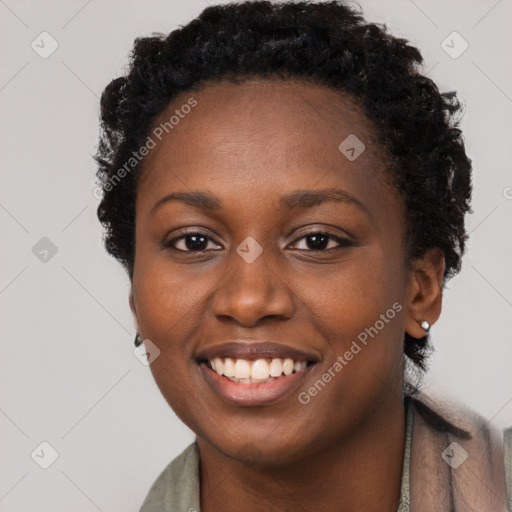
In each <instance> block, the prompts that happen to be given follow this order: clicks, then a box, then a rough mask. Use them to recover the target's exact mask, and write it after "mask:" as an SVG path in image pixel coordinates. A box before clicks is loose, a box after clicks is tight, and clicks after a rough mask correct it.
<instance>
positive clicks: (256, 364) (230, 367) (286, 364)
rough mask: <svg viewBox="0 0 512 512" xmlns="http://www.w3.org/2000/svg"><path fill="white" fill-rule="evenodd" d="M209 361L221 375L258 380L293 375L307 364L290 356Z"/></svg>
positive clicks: (227, 358)
mask: <svg viewBox="0 0 512 512" xmlns="http://www.w3.org/2000/svg"><path fill="white" fill-rule="evenodd" d="M209 363H210V366H211V368H212V369H213V370H215V371H216V372H217V373H218V374H219V375H224V376H225V377H235V378H237V379H257V380H263V379H268V378H269V377H279V376H280V375H282V374H283V373H284V375H291V374H292V373H293V372H294V371H296V372H298V371H300V370H302V369H304V368H306V366H307V362H306V361H300V362H299V361H294V360H293V359H289V358H287V359H270V360H267V359H256V360H255V361H248V360H246V359H232V358H230V357H226V358H225V359H221V358H220V357H216V358H215V359H213V360H211V361H210V362H209Z"/></svg>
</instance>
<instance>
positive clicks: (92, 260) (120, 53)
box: [0, 0, 512, 512]
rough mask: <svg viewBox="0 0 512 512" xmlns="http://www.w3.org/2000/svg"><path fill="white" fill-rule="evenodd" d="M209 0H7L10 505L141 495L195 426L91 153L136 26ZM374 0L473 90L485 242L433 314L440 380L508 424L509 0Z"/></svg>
mask: <svg viewBox="0 0 512 512" xmlns="http://www.w3.org/2000/svg"><path fill="white" fill-rule="evenodd" d="M206 5H207V2H205V1H204V0H194V1H192V0H179V1H177V0H173V1H170V0H166V1H160V0H159V1H157V0H153V1H142V0H138V1H133V0H132V1H126V0H124V1H105V0H104V1H100V0H90V1H85V0H73V1H70V0H68V1H44V2H43V1H35V0H33V1H23V0H0V44H1V48H2V61H1V62H2V66H1V69H0V108H1V116H2V117H1V120H2V122H1V133H0V142H1V164H0V165H1V172H2V186H1V188H0V222H1V226H2V236H1V240H2V249H1V265H0V273H1V274H0V308H1V315H2V316H1V319H2V323H1V343H2V345H1V347H2V351H1V357H0V367H1V369H0V371H1V373H0V379H1V381H0V429H1V435H0V443H1V444H0V461H1V462H0V511H6V510H9V511H21V510H23V511H36V510H37V511H41V512H43V511H44V512H47V511H48V512H49V511H52V512H59V511H76V512H85V511H95V510H103V511H107V510H123V511H131V510H133V511H135V510H138V507H139V506H140V504H141V502H142V500H143V498H144V496H145V495H146V492H147V491H148V489H149V487H150V485H151V484H152V482H153V481H154V479H155V478H156V476H157V475H158V473H159V472H160V471H161V470H162V469H163V467H164V466H165V465H166V464H167V463H168V462H169V461H170V460H171V459H172V458H173V457H174V456H176V455H177V454H178V453H179V452H180V451H181V450H182V449H183V448H184V447H185V446H186V445H187V444H188V443H189V442H191V441H192V440H193V435H192V433H191V432H190V431H189V430H188V429H187V428H186V427H184V426H183V425H182V424H181V423H180V421H179V420H178V419H177V418H176V417H175V415H174V414H173V412H172V411H171V409H170V408H169V407H168V405H167V403H166V402H165V400H164V399H163V397H162V396H161V395H160V392H159V390H158V388H157V387H156V385H155V384H154V382H153V380H152V376H151V373H150V370H149V368H147V367H145V366H143V365H142V364H141V363H140V362H139V361H138V360H137V359H136V358H135V357H134V355H133V352H132V350H133V336H134V327H133V321H132V317H131V313H130V310H129V307H128V290H129V284H128V279H127V277H126V276H125V274H124V271H123V270H122V269H121V267H120V265H119V264H118V263H117V262H115V261H114V260H113V259H111V258H110V257H108V256H107V255H106V253H105V252H104V250H103V248H102V246H101V236H102V231H101V227H100V225H99V223H98V221H97V220H96V216H95V210H96V207H97V204H98V200H97V199H96V198H95V197H94V196H93V189H94V187H95V183H94V182H95V176H94V173H95V166H94V162H93V160H92V158H91V155H92V154H93V153H94V152H95V145H96V141H97V135H98V127H97V121H98V100H99V96H100V94H101V91H102V90H103V88H104V87H105V86H106V84H107V83H108V82H109V81H110V80H111V79H112V78H113V77H115V76H117V75H118V74H119V73H120V72H121V70H122V68H123V66H125V65H126V64H127V56H128V53H129V51H130V50H131V47H132V43H133V40H134V38H135V37H136V36H139V35H148V34H149V33H150V32H152V31H163V32H169V31H170V30H172V29H174V28H176V27H177V26H178V25H179V24H184V23H186V22H187V21H189V20H190V19H192V18H193V17H195V16H196V15H198V14H199V12H200V11H201V10H202V9H203V8H204V7H206ZM360 5H361V6H362V8H363V10H364V12H365V15H366V17H367V19H369V20H371V21H377V22H385V23H387V24H388V26H389V27H390V29H391V31H392V32H393V33H394V34H395V35H400V36H403V37H406V38H408V39H409V40H410V41H411V42H412V43H413V44H415V45H417V46H418V47H419V48H420V50H421V51H422V53H423V55H424V57H425V60H426V64H425V71H428V72H429V74H430V76H431V77H432V78H434V79H435V80H436V81H437V82H438V83H439V85H440V88H441V89H442V90H448V89H456V90H457V91H458V92H459V94H460V97H461V98H462V100H463V101H464V102H465V104H466V108H467V110H466V115H465V118H464V121H463V123H462V128H463V130H464V132H465V139H466V141H467V147H468V153H469V155H470V157H471V158H472V159H473V163H474V185H475V193H474V201H473V205H474V211H475V213H474V214H473V215H471V216H470V217H469V221H468V222H469V230H470V231H471V241H470V243H469V250H468V254H467V256H466V258H465V262H464V268H463V271H462V273H461V274H460V275H459V276H457V277H456V278H455V279H454V280H453V281H452V282H451V283H450V285H449V289H448V290H447V292H446V295H445V303H444V312H443V316H442V319H441V320H440V321H439V322H438V323H437V324H436V325H435V326H434V327H433V341H434V343H435V346H436V349H437V351H436V353H435V355H434V357H433V359H432V363H431V370H430V373H429V376H428V378H427V381H426V383H427V385H428V387H429V388H430V389H431V390H432V392H436V393H438V394H439V393H441V394H443V395H448V396H451V397H455V398H457V399H459V400H461V401H463V402H465V403H467V404H468V405H470V406H471V407H473V408H474V409H476V410H477V411H478V412H480V413H482V414H483V415H485V416H486V417H487V418H489V419H492V421H493V422H494V423H495V424H496V425H498V426H499V427H504V426H506V425H511V424H512V370H511V369H512V344H511V343H510V331H511V329H510V328H511V317H512V315H511V313H512V291H511V290H512V286H511V285H512V270H511V265H510V254H511V249H512V231H511V230H510V218H511V211H512V200H511V198H512V188H511V187H512V176H511V174H510V165H511V162H512V158H511V156H512V155H511V143H510V141H511V138H510V137H511V133H510V132H511V124H512V121H511V120H512V116H511V113H512V73H511V69H510V57H511V54H512V31H511V30H510V20H511V19H512V2H511V1H510V0H500V1H496V0H480V1H475V0H474V1H468V0H464V1H462V0H460V1H456V0H451V1H448V0H436V1H432V0H429V1H427V0H414V1H412V0H395V1H378V0H361V2H360ZM42 31H47V32H49V33H50V34H51V35H52V37H53V38H55V40H56V41H57V42H58V44H59V47H58V49H57V50H56V51H55V53H53V54H52V55H51V56H50V57H49V58H48V59H42V58H41V57H40V56H39V55H38V54H37V53H36V52H35V51H34V50H33V49H32V48H31V43H32V41H33V40H34V39H36V38H37V37H38V36H39V34H40V33H41V32H42ZM453 31H457V32H458V33H459V34H461V36H462V37H463V38H464V39H465V40H467V41H468V43H469V48H468V49H467V51H465V52H464V53H463V54H462V55H461V56H460V57H458V58H457V59H453V58H452V57H450V56H449V55H448V54H447V53H446V52H445V51H444V50H443V48H442V46H441V43H442V41H443V40H445V39H446V37H447V36H448V35H449V34H451V33H452V32H453ZM449 41H450V40H448V44H451V43H450V42H449ZM36 42H37V39H36ZM458 44H460V43H459V42H454V43H453V46H455V48H456V49H457V48H460V46H457V45H458ZM42 237H48V238H49V239H50V240H51V241H52V242H53V243H54V244H55V245H56V247H57V249H58V251H57V253H56V254H55V256H53V257H52V258H50V259H49V261H47V262H46V263H44V262H42V261H40V260H39V259H38V258H37V257H36V256H35V255H34V254H33V252H32V247H33V246H34V245H35V244H36V243H37V242H38V241H39V240H40V239H41V238H42ZM42 441H47V442H49V443H50V444H51V445H52V446H53V447H54V449H55V450H56V451H57V452H58V454H59V457H58V459H57V460H56V461H55V463H54V464H53V465H51V466H50V467H49V468H48V469H46V470H44V469H41V468H40V467H39V466H38V465H37V464H36V462H34V460H33V459H32V458H31V453H32V452H33V450H34V449H36V448H37V447H38V446H39V445H40V443H41V442H42ZM38 453H40V454H41V453H44V454H45V455H44V456H45V457H46V456H47V455H48V450H46V452H45V451H44V449H43V452H38ZM41 458H43V456H41Z"/></svg>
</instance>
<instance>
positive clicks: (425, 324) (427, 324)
mask: <svg viewBox="0 0 512 512" xmlns="http://www.w3.org/2000/svg"><path fill="white" fill-rule="evenodd" d="M421 327H422V328H423V329H425V331H426V333H427V334H428V333H429V331H430V324H429V323H428V322H427V321H426V320H423V322H421Z"/></svg>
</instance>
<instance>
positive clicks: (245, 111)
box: [130, 80, 412, 463]
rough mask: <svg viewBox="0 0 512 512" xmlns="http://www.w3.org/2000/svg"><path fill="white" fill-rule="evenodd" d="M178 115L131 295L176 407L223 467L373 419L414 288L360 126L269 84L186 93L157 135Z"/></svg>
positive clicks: (326, 105) (357, 117)
mask: <svg viewBox="0 0 512 512" xmlns="http://www.w3.org/2000/svg"><path fill="white" fill-rule="evenodd" d="M191 98H193V99H194V100H195V101H196V102H197V104H195V106H194V107H193V108H181V107H182V106H183V105H185V104H189V105H191V104H193V103H194V102H193V100H191V101H190V102H189V100H190V99H191ZM177 110H178V112H176V111H177ZM172 115H175V116H177V117H176V118H175V119H174V120H173V122H172V129H171V128H169V126H170V125H167V131H168V133H166V131H165V130H164V131H163V134H160V138H161V141H160V140H158V138H155V137H153V139H154V140H155V141H156V146H155V147H154V148H153V149H151V150H150V153H149V155H148V156H147V157H146V160H145V163H144V165H145V167H144V174H143V178H142V180H141V182H140V186H139V190H138V195H137V204H136V211H137V215H136V257H135V269H134V276H133V291H132V296H131V298H130V301H131V305H132V309H133V311H134V314H135V316H136V320H137V324H138V330H139V332H140V333H141V335H142V336H143V338H146V339H149V340H151V342H152V343H153V344H154V345H156V346H157V347H158V349H159V350H160V355H159V357H157V358H156V359H155V361H154V362H153V363H152V364H151V371H152V373H153V376H154V378H155V381H156V383H157V385H158V387H159V389H160V390H161V392H162V394H163V396H164V397H165V398H166V400H167V401H168V403H169V404H170V406H171V407H172V408H173V409H174V411H175V412H176V414H177V415H178V416H179V417H180V418H181V419H182V420H183V421H184V423H186V424H187V425H188V426H189V427H190V428H191V429H192V430H193V431H194V432H195V433H196V434H197V435H198V436H199V437H200V438H202V439H203V440H206V441H207V442H208V443H209V444H210V445H211V446H213V447H215V448H216V449H218V450H219V451H220V452H221V453H223V454H225V455H226V456H229V457H234V458H235V459H236V458H238V459H239V460H247V461H250V460H253V461H254V460H256V459H260V460H261V461H267V462H269V463H272V462H277V461H285V460H294V459H296V458H298V457H300V456H304V455H306V454H311V453H314V452H317V451H319V450H322V449H325V448H326V447H328V446H329V445H330V444H332V443H334V442H336V441H337V440H340V439H343V438H348V436H350V435H351V434H353V433H354V432H355V431H356V429H361V428H362V426H363V425H365V424H367V422H369V421H370V419H371V418H373V417H375V415H380V417H381V418H382V417H384V416H385V414H386V411H387V410H389V408H390V407H391V404H394V403H395V404H396V403H398V402H397V397H399V400H401V386H402V362H403V357H402V351H403V347H402V339H403V333H404V330H405V329H407V322H411V321H412V320H411V319H410V318H409V317H410V316H411V314H410V311H409V307H408V304H409V302H410V295H411V279H410V274H409V271H408V270H407V266H406V259H405V253H404V248H403V246H404V239H403V237H404V231H405V225H404V212H403V207H402V203H401V200H400V197H399V196H398V195H397V193H396V192H395V191H394V189H393V188H392V187H391V186H390V185H389V184H388V182H387V181H386V179H385V174H384V161H383V159H382V158H381V157H379V154H378V148H377V147H376V146H375V144H374V143H372V131H371V127H370V126H369V125H368V122H367V121H366V120H365V118H364V117H363V116H362V115H361V114H360V113H359V112H358V111H357V110H356V109H355V108H354V107H351V105H350V103H349V102H348V101H347V100H346V99H344V98H343V96H341V95H339V94H336V93H335V92H334V91H331V90H330V89H327V88H324V87H321V86H314V85H310V84H301V83H294V82H278V81H263V80H262V81H248V82H245V83H243V84H241V85H236V84H229V83H217V84H210V85H208V86H206V87H205V88H202V89H201V90H199V91H198V92H194V93H189V94H187V93H184V94H183V95H182V96H180V97H179V98H178V99H175V100H174V101H173V103H172V105H171V106H169V108H168V110H167V111H166V112H165V113H164V114H163V115H162V116H161V117H160V119H159V121H158V122H157V123H156V124H158V123H159V122H160V121H162V122H165V121H168V120H169V118H170V117H171V116H172ZM177 118H179V121H178V122H176V119H177ZM161 131H162V130H160V132H161ZM160 132H159V133H160ZM354 136H355V137H357V139H356V138H355V137H354ZM347 137H348V139H347ZM358 140H359V141H360V142H358ZM344 141H345V142H344ZM361 143H362V144H364V146H365V148H364V150H363V151H362V152H361V150H362V149H363V146H362V145H361ZM340 144H341V148H340V147H339V146H340ZM169 194H180V195H181V198H182V199H179V198H178V199H176V198H175V199H171V198H170V197H168V196H169ZM199 194H202V195H204V196H206V197H205V198H203V201H202V202H201V201H200V200H199V199H200V197H202V196H200V195H199ZM329 194H330V195H329ZM166 197H167V200H164V199H163V198H166ZM187 198H188V199H187ZM200 203H201V204H200ZM315 233H316V234H315ZM262 342H270V343H271V344H268V343H265V344H264V343H262ZM274 344H275V345H274ZM215 357H217V358H219V359H218V360H217V369H220V368H219V367H220V364H219V363H218V361H221V362H223V363H224V364H223V365H222V366H223V369H222V370H221V371H222V372H225V373H228V375H229V373H230V372H231V373H232V372H233V371H236V372H240V373H237V375H240V376H242V377H241V378H247V377H249V375H252V376H255V377H257V378H260V379H263V376H266V377H267V379H268V377H269V375H271V372H273V373H274V374H278V373H280V369H282V370H283V372H285V373H286V372H288V371H289V370H286V368H287V365H289V364H290V363H289V362H287V363H286V362H285V363H284V366H283V364H282V363H283V362H284V360H285V359H291V360H292V361H294V363H299V364H297V365H296V366H297V368H296V369H297V371H295V372H294V373H292V374H291V375H284V374H281V376H280V377H277V376H275V377H273V378H271V379H270V380H267V381H266V382H261V381H260V382H254V381H242V382H234V381H233V379H231V380H230V379H229V378H227V377H226V376H221V375H219V374H218V373H217V372H216V371H214V370H213V369H211V368H210V366H209V364H210V362H211V360H213V359H214V358H215ZM225 358H230V359H232V360H233V361H232V362H230V361H228V362H227V363H226V361H225ZM256 360H259V362H258V363H255V361H256ZM262 360H264V361H265V362H263V361H262ZM300 363H307V366H306V367H305V368H302V367H303V366H304V364H300ZM336 363H338V364H336ZM214 364H215V363H214ZM233 364H234V366H235V369H234V370H233ZM280 365H281V366H280ZM244 372H252V373H244ZM315 390H316V391H315Z"/></svg>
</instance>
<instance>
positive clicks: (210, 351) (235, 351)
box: [196, 340, 318, 362]
mask: <svg viewBox="0 0 512 512" xmlns="http://www.w3.org/2000/svg"><path fill="white" fill-rule="evenodd" d="M216 357H221V358H226V357H231V358H232V359H247V360H255V359H265V358H272V359H273V358H281V359H286V358H290V359H293V360H294V361H299V362H300V361H314V362H317V361H318V357H317V356H316V355H314V354H312V353H308V352H304V351H302V350H299V349H297V348H294V347H290V346H287V345H281V344H279V343H274V342H271V341H254V340H237V341H231V342H228V343H222V344H219V345H213V346H211V347H208V348H205V349H203V350H200V351H199V352H198V353H197V355H196V359H197V360H198V361H205V360H208V361H211V360H212V359H215V358H216Z"/></svg>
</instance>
